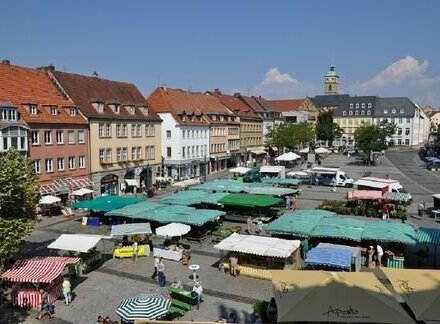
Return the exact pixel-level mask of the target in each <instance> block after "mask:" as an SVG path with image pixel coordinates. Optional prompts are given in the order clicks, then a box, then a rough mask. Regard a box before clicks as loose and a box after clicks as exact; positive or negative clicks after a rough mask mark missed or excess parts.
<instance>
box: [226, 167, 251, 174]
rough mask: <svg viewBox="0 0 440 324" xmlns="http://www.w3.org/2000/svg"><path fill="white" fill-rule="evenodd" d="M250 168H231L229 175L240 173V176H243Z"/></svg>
mask: <svg viewBox="0 0 440 324" xmlns="http://www.w3.org/2000/svg"><path fill="white" fill-rule="evenodd" d="M250 170H251V168H245V167H236V168H232V169H229V172H230V173H240V174H245V173H246V172H248V171H250Z"/></svg>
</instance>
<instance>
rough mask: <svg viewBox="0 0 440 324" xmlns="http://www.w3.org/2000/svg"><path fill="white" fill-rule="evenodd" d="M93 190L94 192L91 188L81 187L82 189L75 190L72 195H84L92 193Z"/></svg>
mask: <svg viewBox="0 0 440 324" xmlns="http://www.w3.org/2000/svg"><path fill="white" fill-rule="evenodd" d="M92 192H93V190H91V189H87V188H81V189H78V190H75V191H73V192H72V195H74V196H84V195H87V194H90V193H92Z"/></svg>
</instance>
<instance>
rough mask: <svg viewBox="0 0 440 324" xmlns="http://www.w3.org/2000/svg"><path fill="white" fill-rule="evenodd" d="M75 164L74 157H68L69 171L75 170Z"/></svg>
mask: <svg viewBox="0 0 440 324" xmlns="http://www.w3.org/2000/svg"><path fill="white" fill-rule="evenodd" d="M75 162H76V160H75V157H74V156H69V169H70V170H73V169H75V168H76V165H75Z"/></svg>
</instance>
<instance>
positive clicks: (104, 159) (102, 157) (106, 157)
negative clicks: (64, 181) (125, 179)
mask: <svg viewBox="0 0 440 324" xmlns="http://www.w3.org/2000/svg"><path fill="white" fill-rule="evenodd" d="M99 162H100V163H111V162H112V149H109V148H108V149H99ZM69 166H70V158H69Z"/></svg>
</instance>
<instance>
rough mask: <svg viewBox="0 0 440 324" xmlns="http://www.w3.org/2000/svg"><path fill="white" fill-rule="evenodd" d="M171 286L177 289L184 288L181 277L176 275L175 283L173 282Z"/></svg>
mask: <svg viewBox="0 0 440 324" xmlns="http://www.w3.org/2000/svg"><path fill="white" fill-rule="evenodd" d="M171 287H173V288H176V289H182V288H183V287H182V282H181V281H180V280H179V278H177V277H174V280H173V283H172V284H171Z"/></svg>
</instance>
